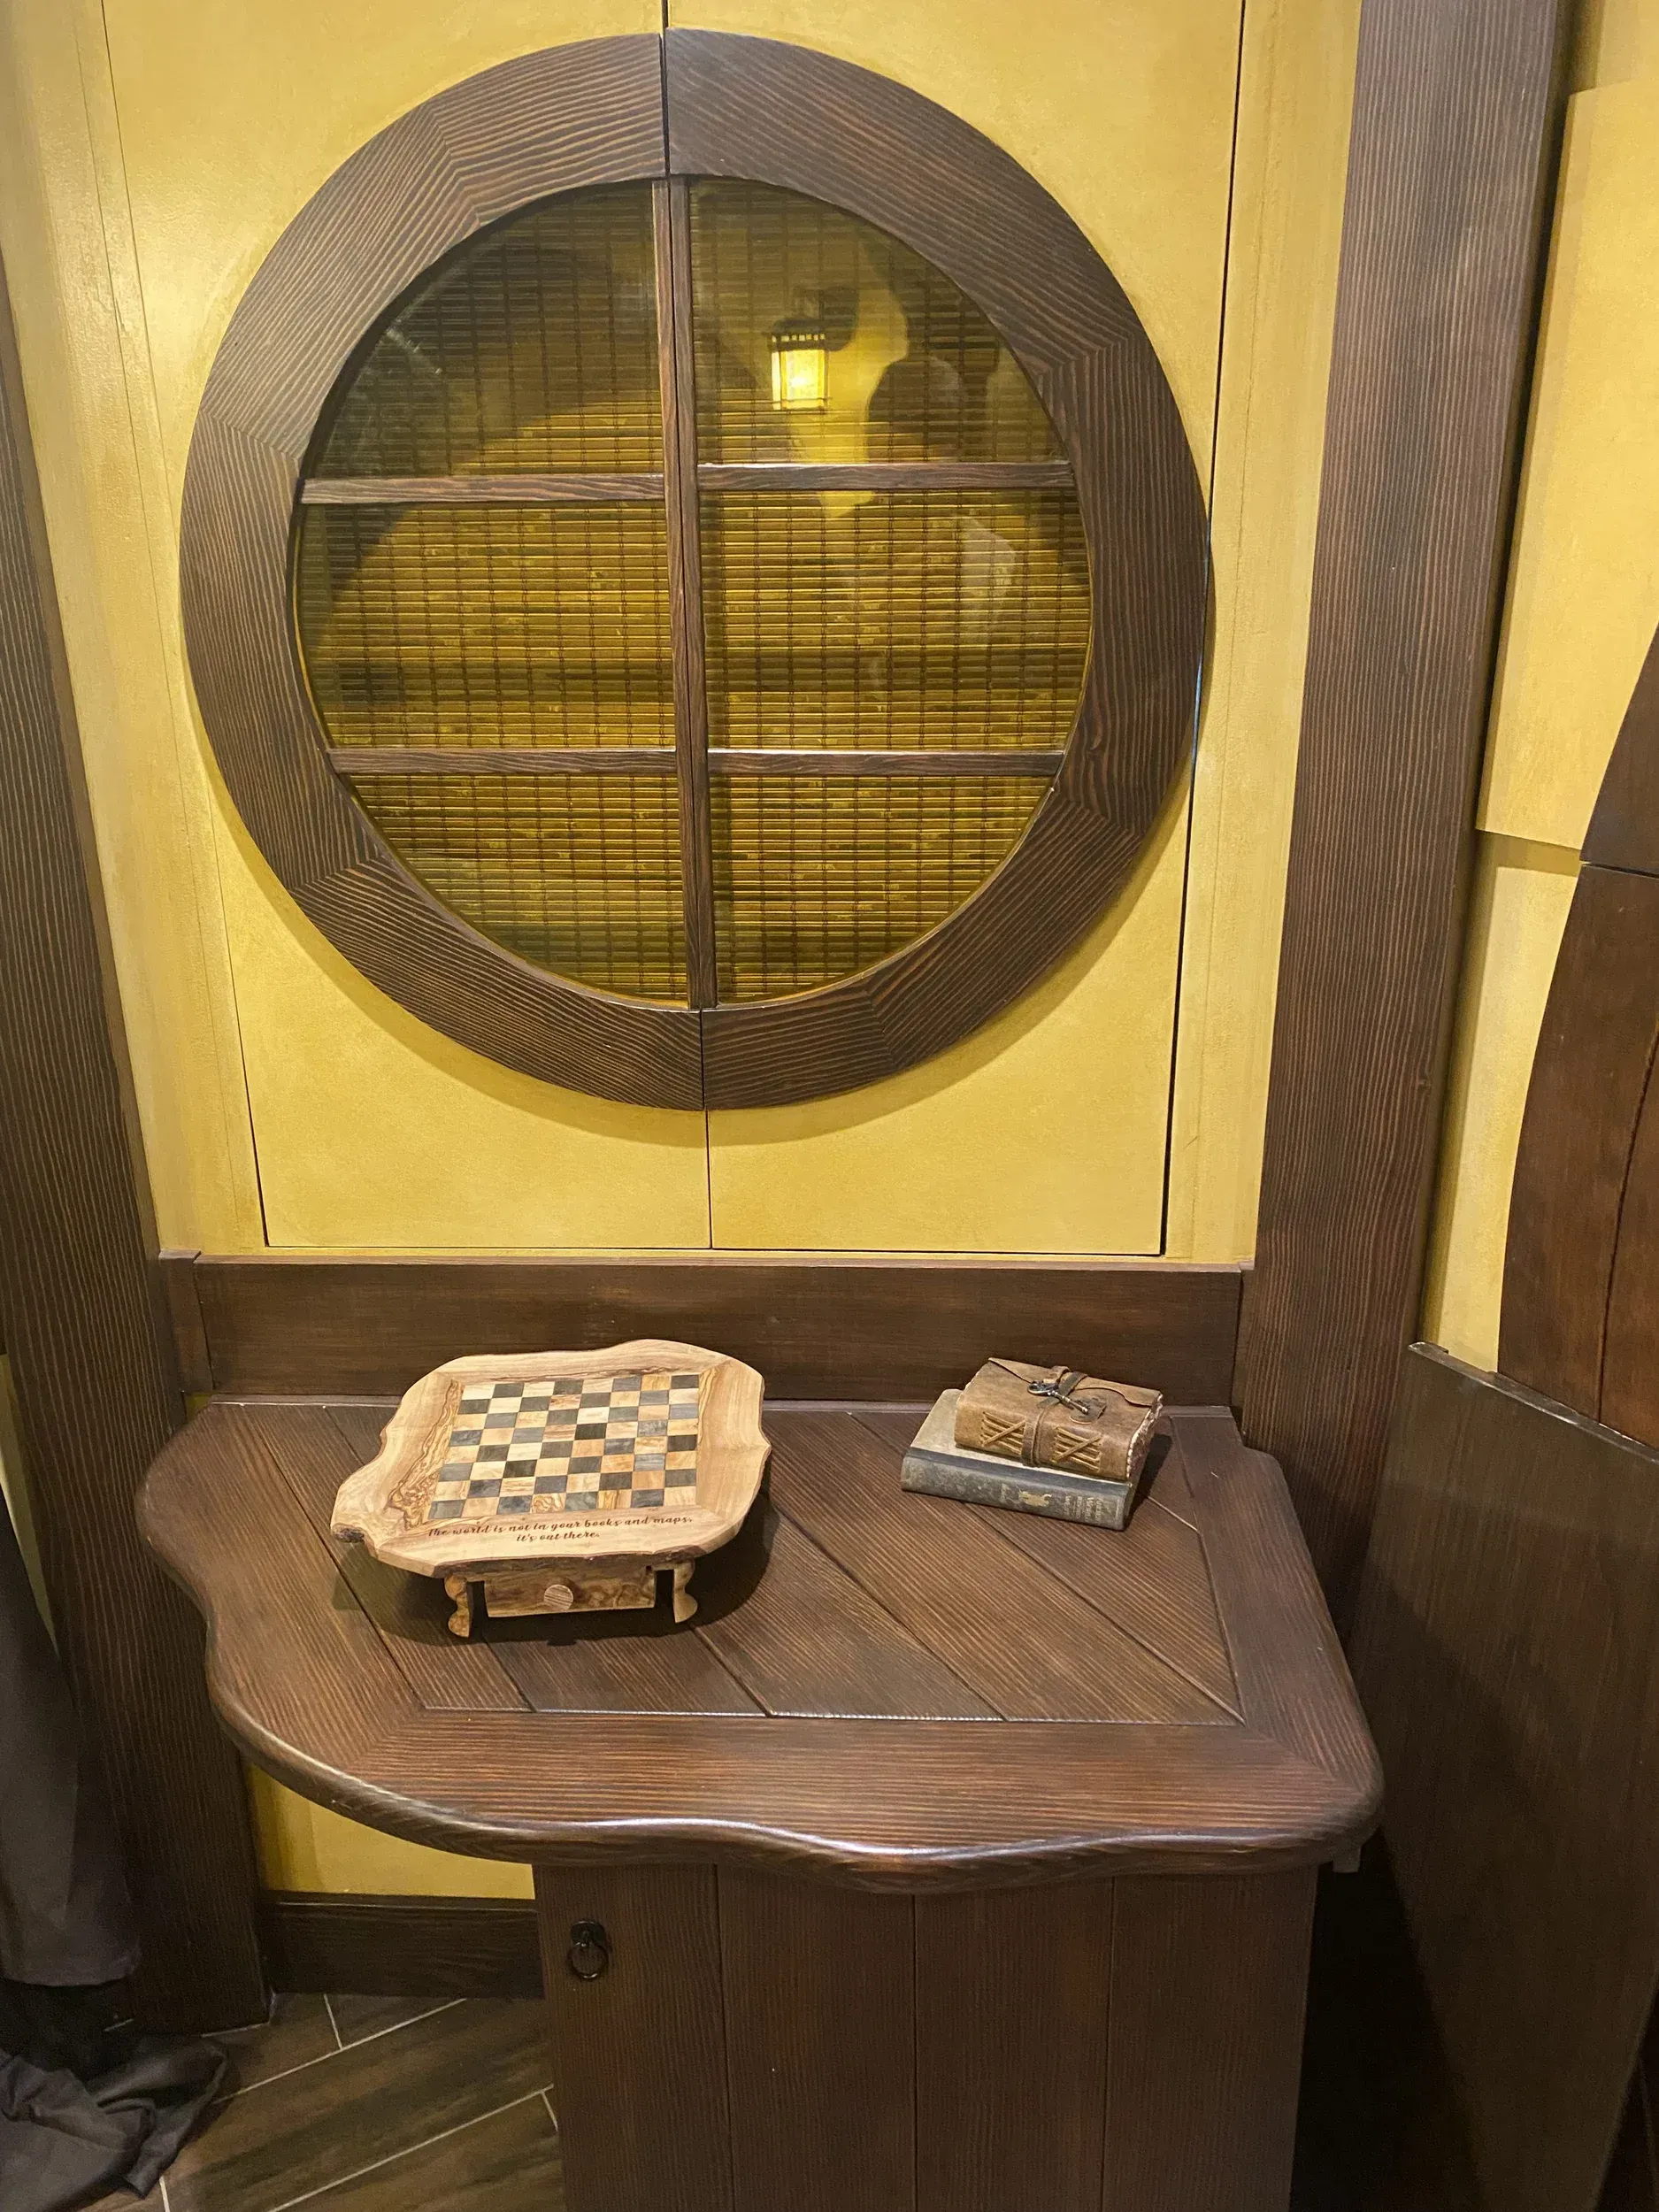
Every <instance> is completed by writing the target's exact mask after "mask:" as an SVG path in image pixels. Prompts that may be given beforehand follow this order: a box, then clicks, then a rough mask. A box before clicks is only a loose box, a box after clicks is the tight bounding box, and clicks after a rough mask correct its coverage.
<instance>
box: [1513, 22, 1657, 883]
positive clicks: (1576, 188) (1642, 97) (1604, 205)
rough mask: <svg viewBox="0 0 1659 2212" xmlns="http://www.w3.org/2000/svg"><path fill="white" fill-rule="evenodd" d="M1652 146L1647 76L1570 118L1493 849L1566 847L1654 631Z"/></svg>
mask: <svg viewBox="0 0 1659 2212" xmlns="http://www.w3.org/2000/svg"><path fill="white" fill-rule="evenodd" d="M1648 16H1649V18H1650V19H1654V20H1659V9H1655V8H1652V7H1651V6H1650V8H1649V10H1648ZM1655 145H1659V74H1649V75H1648V76H1647V77H1646V78H1644V79H1643V80H1642V81H1640V82H1636V83H1631V84H1620V85H1615V86H1613V87H1610V88H1608V89H1606V90H1602V91H1593V92H1582V93H1579V94H1578V96H1576V97H1575V98H1574V99H1573V100H1572V101H1571V104H1570V108H1569V116H1568V128H1567V142H1566V151H1565V157H1564V161H1563V169H1562V184H1561V196H1560V201H1559V204H1558V207H1557V211H1556V222H1555V242H1554V245H1553V249H1552V252H1551V257H1550V265H1549V276H1548V291H1547V294H1546V299H1545V308H1544V325H1543V341H1542V349H1541V353H1540V363H1539V371H1538V378H1537V382H1536V385H1535V388H1534V397H1533V403H1532V421H1531V424H1530V426H1529V429H1528V434H1527V444H1526V452H1525V474H1524V478H1523V486H1522V496H1521V508H1520V521H1519V529H1518V534H1517V547H1516V554H1515V558H1514V562H1513V565H1512V567H1511V570H1510V577H1509V605H1508V611H1507V615H1506V619H1505V625H1504V637H1503V646H1502V659H1501V663H1500V670H1499V681H1498V689H1497V697H1496V704H1495V712H1494V724H1493V731H1492V737H1491V741H1490V750H1489V754H1488V760H1487V767H1486V783H1485V789H1484V792H1483V795H1482V799H1481V808H1480V823H1481V826H1482V828H1484V829H1486V830H1490V831H1493V832H1494V833H1499V834H1502V835H1504V836H1509V837H1526V838H1535V839H1540V840H1543V841H1547V842H1548V843H1552V844H1557V845H1570V846H1572V847H1574V848H1577V847H1578V845H1580V844H1581V843H1582V842H1583V841H1584V833H1585V829H1586V825H1587V824H1588V821H1589V818H1590V810H1591V808H1592V806H1593V805H1594V803H1595V795H1596V792H1597V790H1598V789H1599V787H1600V786H1601V775H1602V772H1603V770H1604V769H1605V768H1606V765H1607V761H1608V756H1609V753H1610V752H1611V750H1612V747H1613V739H1614V736H1615V734H1616V733H1617V729H1618V725H1619V721H1620V719H1621V718H1622V716H1623V713H1624V706H1625V703H1626V702H1627V701H1628V699H1629V697H1630V694H1631V688H1632V685H1633V684H1634V682H1635V680H1636V673H1637V671H1638V670H1639V669H1640V666H1641V662H1642V657H1643V655H1644V654H1645V653H1646V651H1647V645H1648V641H1649V640H1650V639H1651V638H1652V636H1653V634H1654V630H1655V626H1656V625H1659V433H1656V431H1655V425H1659V192H1655V189H1654V149H1655Z"/></svg>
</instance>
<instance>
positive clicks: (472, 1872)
mask: <svg viewBox="0 0 1659 2212" xmlns="http://www.w3.org/2000/svg"><path fill="white" fill-rule="evenodd" d="M248 1787H249V1794H250V1797H251V1799H252V1801H253V1827H254V1839H255V1841H256V1843H257V1847H258V1852H259V1872H260V1875H261V1877H262V1878H263V1879H264V1882H265V1887H266V1888H267V1889H299V1890H323V1891H332V1892H334V1893H344V1894H346V1895H349V1896H357V1897H376V1896H384V1897H397V1896H406V1897H530V1896H533V1895H534V1884H533V1882H532V1879H531V1874H530V1870H529V1868H528V1867H527V1866H516V1865H514V1864H512V1863H511V1862H510V1861H508V1860H506V1859H467V1858H463V1857H461V1856H460V1855H458V1854H457V1853H456V1852H453V1851H432V1850H428V1849H427V1847H426V1845H425V1844H421V1843H405V1842H404V1840H403V1838H402V1837H401V1836H388V1835H384V1834H382V1833H381V1832H380V1830H379V1829H378V1828H365V1826H364V1825H363V1824H362V1822H361V1821H357V1820H347V1819H346V1818H345V1817H344V1816H343V1815H342V1814H340V1813H331V1812H329V1811H327V1810H326V1808H325V1807H323V1806H321V1805H313V1804H312V1803H311V1800H310V1798H308V1797H298V1796H296V1794H295V1793H294V1792H293V1791H292V1790H285V1789H284V1788H283V1787H282V1786H281V1784H280V1782H273V1780H272V1779H271V1778H270V1776H269V1775H266V1774H261V1773H260V1772H259V1771H258V1770H257V1769H255V1768H250V1770H249V1773H248Z"/></svg>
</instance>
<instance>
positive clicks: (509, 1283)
mask: <svg viewBox="0 0 1659 2212" xmlns="http://www.w3.org/2000/svg"><path fill="white" fill-rule="evenodd" d="M162 1268H163V1274H164V1277H165V1281H166V1285H167V1292H168V1298H169V1302H170V1304H171V1307H172V1311H173V1325H174V1332H175V1335H176V1337H177V1340H178V1346H179V1356H180V1366H181V1367H182V1369H183V1371H184V1377H185V1387H186V1389H187V1390H188V1391H191V1392H192V1393H197V1394H205V1393H208V1392H211V1391H219V1392H220V1393H221V1394H225V1395H227V1396H230V1397H280V1396H285V1395H300V1396H361V1397H370V1398H373V1397H390V1396H393V1395H396V1394H397V1393H399V1392H402V1391H403V1390H406V1389H407V1388H408V1386H409V1385H410V1384H411V1382H413V1381H415V1380H416V1379H417V1378H418V1377H419V1376H420V1375H423V1374H425V1373H426V1372H427V1371H429V1370H430V1369H432V1368H434V1367H436V1366H439V1365H441V1364H442V1362H443V1361H445V1360H448V1359H455V1358H457V1357H458V1356H461V1355H462V1354H464V1353H468V1352H480V1351H490V1352H530V1351H549V1350H559V1351H562V1350H566V1349H572V1350H573V1349H577V1348H586V1347H590V1346H598V1345H603V1344H614V1343H619V1342H622V1341H623V1340H626V1339H627V1338H629V1337H634V1336H641V1335H654V1336H672V1337H678V1338H680V1340H682V1341H684V1342H687V1343H692V1344H706V1345H708V1346H710V1348H712V1349H714V1350H716V1351H722V1352H729V1353H730V1354H731V1355H732V1356H733V1357H734V1358H737V1359H742V1360H747V1361H748V1362H749V1364H750V1365H751V1366H753V1367H757V1368H758V1369H759V1370H760V1371H761V1373H762V1374H763V1375H764V1377H765V1379H766V1388H767V1393H768V1394H769V1395H770V1396H772V1397H774V1398H834V1399H849V1398H856V1399H862V1400H864V1401H866V1402H868V1401H879V1400H884V1399H885V1400H900V1401H905V1402H913V1401H917V1400H920V1399H925V1398H931V1397H933V1396H934V1395H936V1394H938V1392H940V1391H941V1390H944V1389H948V1388H949V1387H950V1386H952V1385H953V1384H958V1383H962V1382H965V1381H966V1379H967V1378H968V1377H969V1376H970V1375H971V1374H972V1372H973V1371H974V1369H975V1368H976V1367H978V1366H979V1363H980V1362H981V1361H982V1360H983V1359H985V1358H987V1356H990V1355H991V1354H993V1353H997V1354H1000V1355H1001V1356H1003V1357H1004V1358H1008V1359H1030V1360H1053V1359H1061V1358H1064V1359H1065V1360H1067V1361H1069V1362H1070V1363H1071V1364H1072V1365H1074V1366H1078V1367H1083V1368H1087V1370H1088V1371H1090V1372H1091V1373H1094V1374H1099V1375H1109V1376H1111V1377H1113V1378H1114V1379H1118V1380H1121V1381H1125V1382H1136V1383H1145V1384H1148V1385H1150V1386H1152V1387H1153V1388H1155V1389H1157V1390H1161V1391H1162V1392H1163V1393H1164V1396H1165V1397H1166V1398H1167V1399H1169V1400H1170V1402H1171V1404H1177V1405H1226V1404H1228V1403H1230V1402H1231V1400H1232V1394H1233V1349H1234V1345H1235V1341H1236V1339H1237V1334H1238V1319H1239V1302H1240V1289H1241V1286H1242V1282H1243V1275H1244V1271H1243V1270H1242V1269H1240V1268H1237V1267H1203V1266H1186V1265H1180V1264H1178V1263H1173V1262H1167V1261H1104V1260H1102V1261H1089V1260H1075V1261H1053V1260H1030V1261H1020V1260H977V1259H956V1258H942V1259H916V1260H911V1259H894V1260H869V1259H862V1258H856V1259H841V1258H838V1257H834V1256H829V1257H812V1256H802V1257H794V1256H791V1257H786V1258H750V1257H748V1256H741V1255H734V1256H726V1255H724V1254H715V1253H698V1254H692V1255H689V1256H684V1257H675V1258H641V1259H618V1258H614V1257H609V1256H595V1258H592V1259H583V1258H575V1259H513V1258H503V1257H495V1258H489V1257H482V1258H467V1259H397V1258H364V1257H357V1256H350V1255H346V1254H324V1255H319V1256H315V1257H312V1256H282V1255H277V1254H263V1255H259V1256H254V1257H250V1258H230V1259H216V1258H212V1257H211V1256H207V1255H204V1254H197V1253H188V1252H169V1253H165V1254H164V1255H163V1256H162ZM336 1986H337V1985H336Z"/></svg>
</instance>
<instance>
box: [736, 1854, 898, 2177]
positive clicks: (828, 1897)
mask: <svg viewBox="0 0 1659 2212" xmlns="http://www.w3.org/2000/svg"><path fill="white" fill-rule="evenodd" d="M719 1884H720V1951H721V1958H722V1961H723V1963H724V1968H725V1982H726V2066H727V2077H728V2082H729V2088H730V2095H731V2110H732V2164H733V2201H734V2204H735V2208H736V2212H781V2208H783V2207H786V2206H787V2208H788V2212H910V2207H911V2206H913V2205H914V2204H915V2202H916V2042H915V2035H916V2024H915V1988H916V1972H915V1955H914V1928H913V1908H912V1904H911V1901H910V1898H908V1897H874V1896H865V1895H862V1894H860V1893H858V1892H856V1891H854V1890H845V1889H833V1888H830V1887H828V1886H826V1885H824V1884H822V1883H811V1884H807V1883H799V1882H782V1881H772V1880H767V1879H765V1878H762V1877H759V1876H755V1875H749V1874H738V1873H729V1872H726V1871H722V1873H721V1875H720V1878H719Z"/></svg>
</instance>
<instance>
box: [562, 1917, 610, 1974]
mask: <svg viewBox="0 0 1659 2212" xmlns="http://www.w3.org/2000/svg"><path fill="white" fill-rule="evenodd" d="M610 1963H611V1938H610V1937H609V1936H608V1935H607V1934H606V1933H605V1930H604V1924H603V1921H598V1920H579V1921H577V1922H576V1923H575V1924H574V1925H573V1926H572V1929H571V1947H570V1949H569V1950H568V1951H566V1953H565V1964H566V1965H567V1966H568V1967H569V1968H570V1970H571V1972H572V1974H574V1975H575V1977H576V1978H577V1980H578V1981H579V1982H596V1981H597V1980H598V1979H599V1977H600V1976H601V1975H602V1974H603V1972H604V1971H605V1970H606V1968H607V1967H608V1966H609V1965H610Z"/></svg>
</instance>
